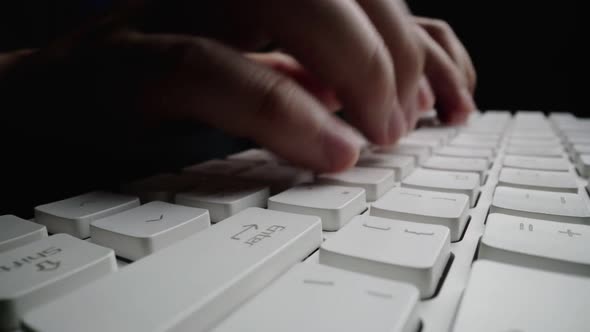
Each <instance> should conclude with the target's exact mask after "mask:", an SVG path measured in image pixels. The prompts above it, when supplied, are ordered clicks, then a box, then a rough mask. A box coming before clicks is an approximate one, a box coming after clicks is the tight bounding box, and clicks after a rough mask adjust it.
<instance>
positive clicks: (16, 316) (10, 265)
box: [0, 234, 117, 331]
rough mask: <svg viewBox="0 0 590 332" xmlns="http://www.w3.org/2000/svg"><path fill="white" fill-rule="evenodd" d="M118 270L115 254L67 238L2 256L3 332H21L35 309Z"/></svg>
mask: <svg viewBox="0 0 590 332" xmlns="http://www.w3.org/2000/svg"><path fill="white" fill-rule="evenodd" d="M116 269H117V263H116V261H115V255H114V253H113V250H111V249H108V248H103V247H100V246H97V245H95V244H92V243H88V242H86V241H83V240H79V239H77V238H74V237H71V236H70V235H67V234H56V235H53V236H50V237H46V238H44V239H42V240H39V241H36V242H33V243H30V244H28V245H25V246H22V247H18V248H15V249H12V250H9V251H6V252H3V253H0V280H2V282H0V330H4V329H7V330H10V329H15V328H17V327H18V324H19V320H20V319H21V318H22V317H23V316H24V315H25V314H26V313H28V312H30V311H31V310H32V309H34V308H36V307H40V306H42V305H44V304H46V303H49V302H51V301H53V300H55V299H57V298H58V297H60V296H63V295H65V294H67V293H69V292H71V291H73V290H75V289H78V288H80V287H83V286H85V285H87V284H89V283H90V282H92V281H94V280H97V279H99V278H101V277H104V276H106V275H107V274H109V273H111V272H114V271H116ZM66 312H67V311H66ZM63 313H64V312H62V314H61V315H58V316H55V317H54V320H60V319H61V318H59V317H63ZM56 317H58V318H57V319H56ZM82 330H83V329H81V330H80V331H82Z"/></svg>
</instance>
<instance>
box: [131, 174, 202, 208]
mask: <svg viewBox="0 0 590 332" xmlns="http://www.w3.org/2000/svg"><path fill="white" fill-rule="evenodd" d="M190 182H192V181H187V177H186V176H178V175H176V174H168V173H165V174H158V175H154V176H150V177H148V178H144V179H140V180H137V181H134V182H131V183H127V184H125V185H123V186H122V188H121V191H122V192H124V193H126V194H129V195H135V196H137V197H139V199H140V200H141V202H142V203H144V204H145V203H148V202H152V201H163V202H173V201H174V195H175V194H176V193H177V192H179V191H182V190H185V189H186V188H187V187H189V186H190Z"/></svg>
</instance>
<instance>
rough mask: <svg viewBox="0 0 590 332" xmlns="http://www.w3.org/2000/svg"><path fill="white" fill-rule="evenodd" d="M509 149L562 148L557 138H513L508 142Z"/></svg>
mask: <svg viewBox="0 0 590 332" xmlns="http://www.w3.org/2000/svg"><path fill="white" fill-rule="evenodd" d="M508 147H514V148H548V149H555V148H560V147H561V142H560V141H559V139H557V138H556V139H554V140H534V139H523V138H512V139H510V140H509V141H508Z"/></svg>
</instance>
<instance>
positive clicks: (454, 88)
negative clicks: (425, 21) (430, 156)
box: [417, 27, 475, 124]
mask: <svg viewBox="0 0 590 332" xmlns="http://www.w3.org/2000/svg"><path fill="white" fill-rule="evenodd" d="M417 32H418V33H419V34H420V35H421V37H422V38H421V39H422V40H423V42H424V45H425V49H426V63H425V67H424V72H425V74H426V76H427V78H428V81H429V83H430V86H431V87H432V91H433V93H434V95H435V98H436V103H437V107H436V108H437V111H438V113H439V117H440V118H441V120H442V121H443V122H446V123H451V124H456V123H461V122H463V121H465V120H466V119H467V116H468V115H469V113H470V112H471V111H473V110H475V103H474V102H473V98H472V96H471V92H470V91H469V88H468V86H467V82H466V80H465V78H464V76H463V74H462V73H461V72H460V70H459V69H458V67H457V66H456V65H455V63H454V62H453V61H452V60H451V58H450V57H449V55H448V54H447V53H446V52H445V51H444V50H443V49H442V48H441V46H440V45H438V43H436V42H435V41H434V40H433V39H432V38H431V37H430V36H429V35H428V34H427V33H426V32H425V31H424V30H422V29H421V28H419V27H417Z"/></svg>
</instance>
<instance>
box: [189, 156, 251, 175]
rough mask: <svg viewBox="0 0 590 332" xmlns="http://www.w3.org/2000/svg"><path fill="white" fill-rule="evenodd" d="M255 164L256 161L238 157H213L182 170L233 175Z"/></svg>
mask: <svg viewBox="0 0 590 332" xmlns="http://www.w3.org/2000/svg"><path fill="white" fill-rule="evenodd" d="M256 164H257V162H256V161H251V160H247V159H239V158H238V159H233V160H232V159H228V160H219V159H213V160H208V161H205V162H202V163H200V164H196V165H192V166H189V167H186V168H184V169H183V171H184V172H191V173H198V174H208V175H221V176H233V175H236V174H238V173H240V172H243V171H245V170H248V169H250V168H253V167H255V166H256Z"/></svg>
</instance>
